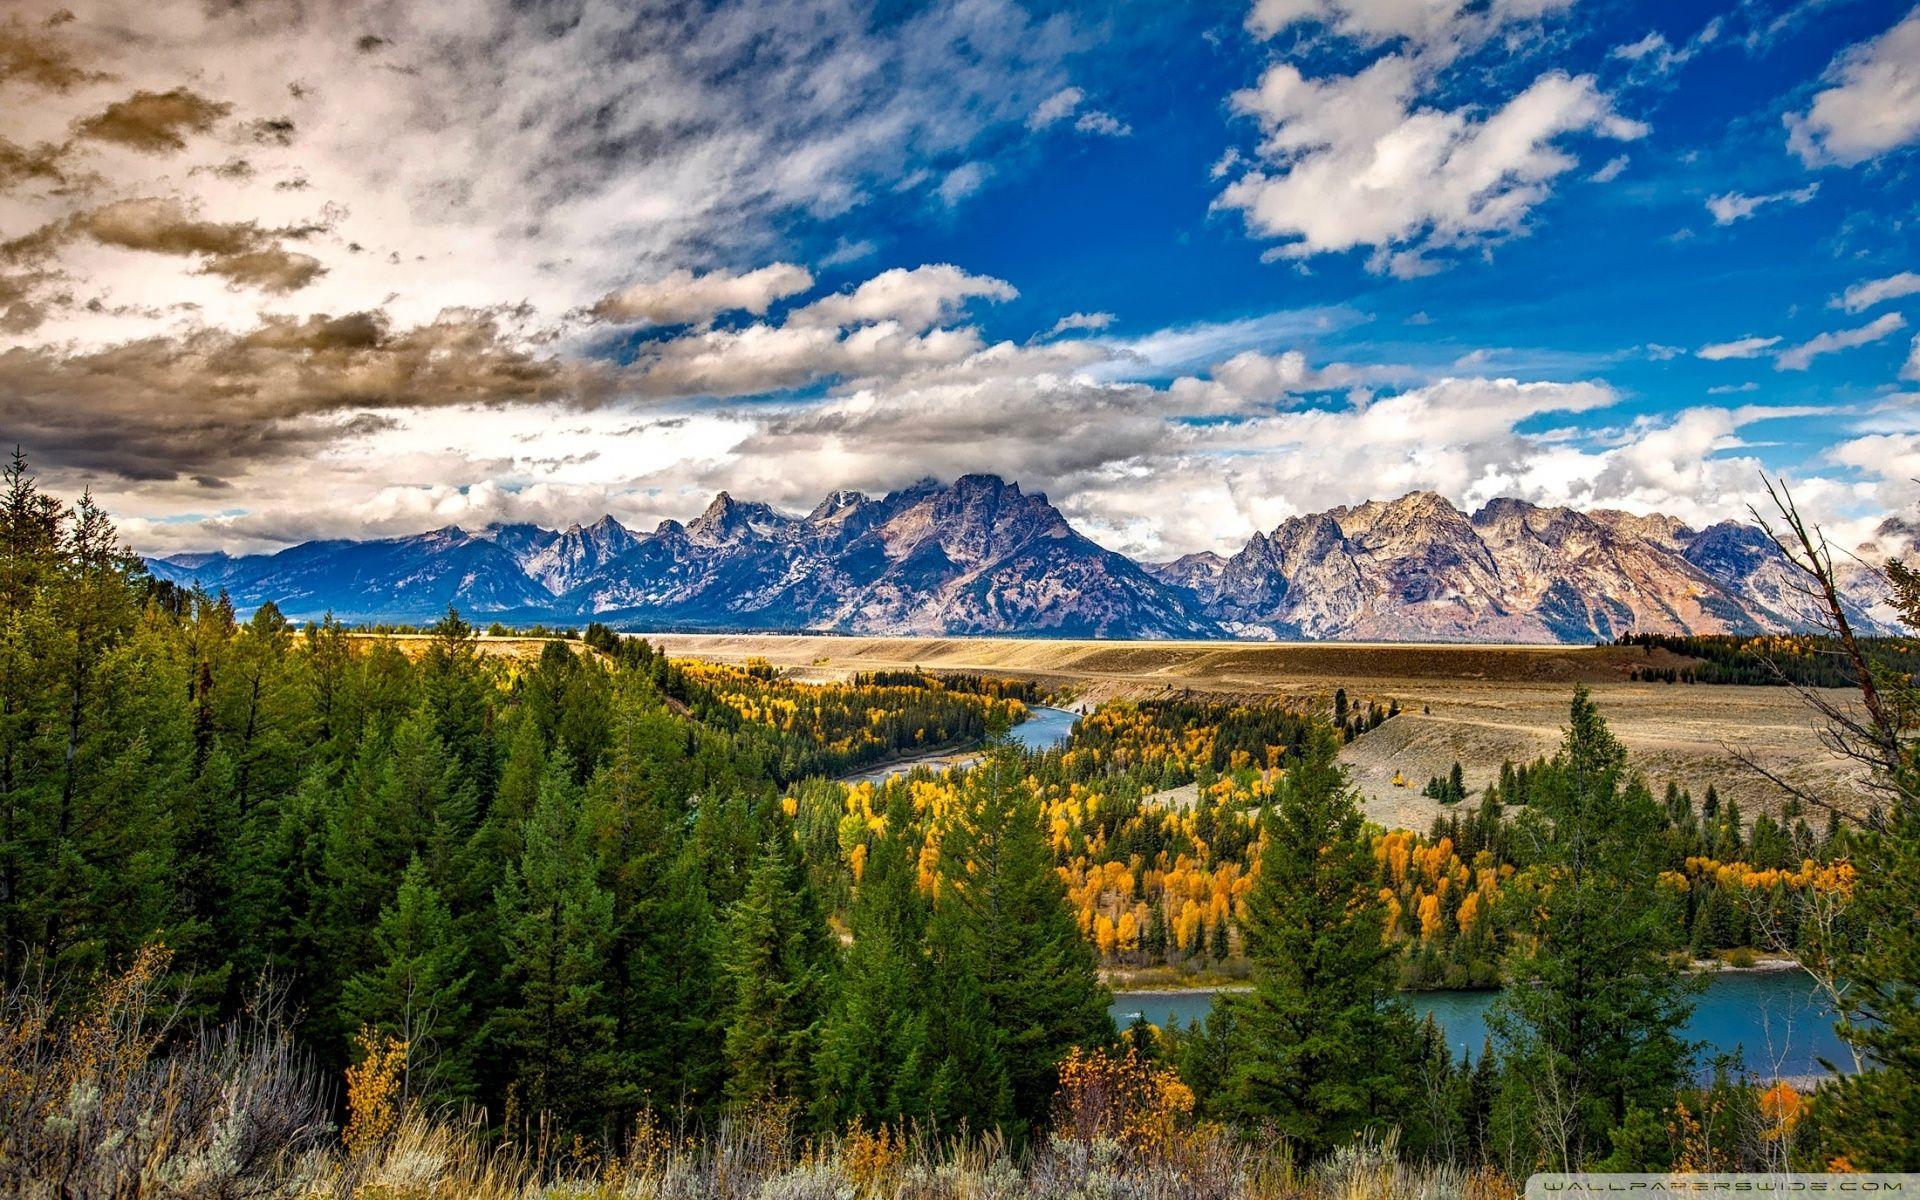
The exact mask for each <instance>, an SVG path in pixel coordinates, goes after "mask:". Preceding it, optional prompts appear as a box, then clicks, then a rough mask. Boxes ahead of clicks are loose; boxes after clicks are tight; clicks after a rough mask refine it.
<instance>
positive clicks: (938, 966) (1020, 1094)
mask: <svg viewBox="0 0 1920 1200" xmlns="http://www.w3.org/2000/svg"><path fill="white" fill-rule="evenodd" d="M1018 771H1019V762H1018V760H1017V759H1016V758H1014V757H1013V756H1012V755H1011V753H1010V752H1007V751H999V752H996V753H995V754H994V755H993V756H992V757H990V758H989V759H988V760H987V761H986V762H984V763H982V764H981V765H980V766H978V767H976V768H975V769H973V770H972V771H970V772H968V773H967V775H966V777H965V779H964V781H963V782H962V784H961V794H960V798H959V799H960V802H959V804H958V805H956V806H955V809H954V811H953V812H952V813H951V814H950V816H949V820H948V824H947V827H946V829H945V830H944V831H943V833H942V835H941V838H940V850H939V871H938V876H937V881H936V890H935V896H934V915H933V921H932V925H931V927H930V931H929V934H930V936H929V942H930V947H931V950H932V955H933V960H934V970H935V972H936V984H935V988H936V994H937V995H939V996H940V997H941V1003H942V1005H943V1006H944V1008H945V1009H946V1014H945V1015H943V1016H942V1018H941V1021H939V1022H935V1024H936V1025H941V1024H945V1023H947V1022H948V1021H951V1022H952V1024H951V1026H950V1027H949V1028H947V1029H945V1030H941V1031H939V1033H940V1035H941V1036H943V1037H945V1038H946V1039H947V1040H948V1045H947V1046H946V1047H945V1048H944V1052H942V1053H939V1054H938V1057H937V1059H932V1060H929V1062H928V1064H927V1065H928V1068H929V1069H931V1070H932V1071H934V1072H935V1074H936V1077H937V1076H939V1075H940V1074H941V1073H945V1074H946V1075H948V1076H950V1077H953V1078H954V1079H955V1083H954V1085H953V1086H952V1087H951V1088H948V1089H947V1095H948V1096H949V1097H950V1098H959V1097H965V1098H967V1100H968V1107H969V1108H970V1109H971V1110H972V1111H970V1112H964V1113H962V1114H959V1115H965V1116H970V1117H972V1118H974V1119H973V1121H972V1123H973V1124H974V1125H975V1127H976V1128H977V1127H978V1126H979V1125H980V1124H981V1123H983V1121H984V1120H986V1119H987V1118H989V1117H991V1116H992V1115H993V1113H994V1112H995V1110H996V1109H997V1108H998V1107H999V1105H998V1104H997V1103H996V1101H995V1097H996V1096H998V1095H1000V1094H1001V1089H1002V1088H1004V1095H1005V1097H1006V1108H1007V1109H1009V1110H1010V1113H1011V1120H1010V1121H1006V1122H1002V1123H1003V1124H1004V1125H1005V1126H1006V1127H1007V1128H1008V1129H1009V1132H1012V1133H1014V1134H1015V1135H1016V1136H1018V1135H1020V1134H1021V1133H1022V1132H1023V1131H1024V1130H1025V1129H1028V1128H1031V1127H1032V1126H1034V1125H1036V1124H1038V1123H1039V1122H1040V1121H1042V1120H1043V1119H1044V1118H1045V1116H1046V1114H1047V1109H1048V1106H1049V1104H1050V1103H1051V1102H1052V1098H1053V1094H1054V1091H1055V1088H1056V1087H1057V1085H1058V1082H1059V1072H1058V1066H1059V1063H1060V1060H1061V1059H1062V1058H1063V1057H1065V1055H1066V1052H1067V1051H1068V1050H1069V1049H1070V1048H1072V1047H1074V1046H1092V1045H1103V1044H1106V1043H1109V1042H1111V1041H1112V1040H1113V1037H1114V1029H1113V1018H1112V1017H1111V1016H1109V1015H1108V1012H1107V1005H1108V1003H1109V996H1108V994H1107V991H1106V989H1105V988H1104V987H1102V986H1101V984H1100V979H1099V975H1098V971H1097V967H1098V961H1097V958H1096V956H1095V954H1094V950H1093V947H1092V946H1090V945H1089V944H1088V943H1087V940H1086V939H1085V938H1083V937H1081V936H1080V927H1079V924H1078V923H1077V922H1076V921H1075V920H1074V916H1073V913H1072V911H1071V910H1070V909H1069V908H1068V906H1067V902H1066V885H1065V884H1064V883H1062V882H1061V879H1060V875H1059V873H1058V872H1057V871H1055V870H1054V866H1053V855H1052V851H1051V850H1050V848H1049V847H1048V845H1047V840H1046V835H1045V832H1044V831H1043V830H1042V829H1041V826H1040V804H1039V800H1038V799H1037V798H1036V797H1035V795H1034V794H1033V792H1032V790H1031V789H1029V788H1027V787H1026V786H1024V784H1023V783H1022V781H1021V780H1020V779H1019V778H1018ZM976 1013H977V1014H978V1015H977V1018H976V1016H975V1014H976ZM970 1029H971V1030H975V1031H977V1035H976V1036H972V1037H968V1036H967V1034H968V1033H969V1030H970ZM935 1049H936V1051H938V1050H940V1049H941V1047H939V1046H938V1045H936V1047H935ZM995 1075H998V1076H1000V1080H998V1081H996V1079H995V1078H994V1077H995ZM934 1115H935V1116H936V1117H937V1116H939V1115H940V1113H939V1112H938V1110H937V1109H936V1111H935V1113H934ZM952 1115H953V1114H949V1116H950V1117H951V1116H952Z"/></svg>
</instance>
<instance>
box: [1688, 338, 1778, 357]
mask: <svg viewBox="0 0 1920 1200" xmlns="http://www.w3.org/2000/svg"><path fill="white" fill-rule="evenodd" d="M1779 344H1780V339H1779V338H1777V337H1743V338H1736V339H1735V340H1733V341H1731V342H1711V343H1709V344H1707V345H1705V346H1702V347H1700V348H1699V349H1698V350H1695V351H1694V354H1695V355H1696V356H1698V357H1700V358H1704V359H1706V360H1707V361H1709V362H1721V361H1724V360H1726V359H1729V358H1759V357H1760V356H1761V355H1763V354H1765V353H1767V352H1768V351H1770V350H1772V349H1773V348H1774V347H1775V346H1778V345H1779Z"/></svg>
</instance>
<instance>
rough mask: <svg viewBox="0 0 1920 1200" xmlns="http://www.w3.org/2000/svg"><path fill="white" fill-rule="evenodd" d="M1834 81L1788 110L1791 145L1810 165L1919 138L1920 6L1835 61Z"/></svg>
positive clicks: (1851, 159)
mask: <svg viewBox="0 0 1920 1200" xmlns="http://www.w3.org/2000/svg"><path fill="white" fill-rule="evenodd" d="M1826 78H1827V79H1828V81H1829V82H1830V83H1831V84H1832V86H1830V87H1827V88H1824V89H1822V90H1821V91H1819V92H1818V93H1816V94H1815V95H1814V98H1813V104H1812V106H1811V107H1810V108H1808V109H1807V111H1806V112H1804V113H1788V114H1787V115H1786V118H1785V120H1786V124H1787V145H1788V147H1789V148H1790V149H1791V150H1792V151H1793V152H1794V153H1795V154H1797V155H1799V156H1800V159H1801V161H1803V162H1805V163H1806V164H1807V165H1808V166H1819V165H1822V164H1826V163H1839V164H1842V165H1851V164H1853V163H1858V162H1864V161H1865V160H1867V159H1869V158H1874V157H1876V156H1878V155H1881V154H1885V153H1886V152H1887V151H1889V150H1893V149H1896V148H1898V147H1900V146H1904V145H1907V144H1908V143H1910V142H1913V141H1915V140H1916V139H1920V8H1916V9H1914V10H1913V11H1911V12H1909V13H1908V14H1907V15H1906V16H1905V17H1904V18H1903V19H1902V20H1901V21H1900V23H1899V24H1897V25H1895V26H1894V27H1893V28H1892V29H1889V30H1888V31H1887V32H1886V33H1884V34H1881V35H1880V36H1879V37H1877V38H1874V39H1872V40H1870V41H1866V42H1862V43H1860V44H1859V45H1857V46H1853V47H1850V48H1849V49H1847V50H1846V51H1844V52H1843V53H1841V54H1840V55H1839V56H1838V57H1837V58H1835V59H1834V60H1833V63H1832V65H1831V66H1829V67H1828V68H1827V74H1826Z"/></svg>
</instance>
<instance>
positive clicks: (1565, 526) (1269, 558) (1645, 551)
mask: <svg viewBox="0 0 1920 1200" xmlns="http://www.w3.org/2000/svg"><path fill="white" fill-rule="evenodd" d="M1149 569H1150V570H1152V571H1153V572H1154V574H1155V575H1156V576H1157V577H1159V578H1160V579H1162V580H1163V581H1166V582H1169V583H1173V584H1177V585H1179V586H1182V587H1186V588H1189V589H1191V590H1193V591H1194V592H1195V593H1196V594H1197V595H1198V596H1199V597H1200V599H1201V601H1202V604H1203V606H1204V608H1205V611H1206V612H1208V613H1209V614H1210V615H1212V616H1214V617H1215V618H1216V619H1217V620H1219V621H1220V622H1221V623H1222V624H1223V625H1224V626H1226V627H1227V628H1228V629H1230V630H1232V631H1234V632H1236V633H1238V634H1240V635H1241V636H1255V637H1275V638H1337V639H1351V640H1367V639H1381V640H1395V641H1398V640H1445V641H1521V642H1552V641H1560V642H1569V641H1571V642H1579V641H1592V640H1595V639H1608V640H1610V639H1612V638H1614V637H1617V636H1619V635H1621V634H1624V633H1636V632H1647V633H1726V632H1747V631H1757V630H1779V629H1792V628H1802V627H1806V626H1807V625H1808V624H1809V623H1810V616H1811V614H1810V611H1809V609H1808V607H1807V604H1806V600H1805V597H1803V596H1801V595H1800V594H1799V593H1798V592H1797V591H1796V590H1795V588H1794V583H1795V580H1794V579H1793V575H1792V570H1791V568H1790V567H1789V566H1788V564H1787V563H1786V561H1785V560H1784V559H1783V558H1782V557H1781V555H1780V553H1779V551H1778V550H1776V549H1775V548H1774V546H1773V544H1772V543H1771V542H1770V541H1768V539H1767V537H1766V535H1765V534H1764V533H1762V532H1761V531H1760V530H1759V529H1757V528H1755V527H1753V526H1750V525H1741V524H1738V523H1735V522H1731V521H1728V522H1723V523H1721V524H1719V525H1714V526H1711V527H1709V528H1707V529H1704V530H1700V531H1695V530H1692V529H1690V528H1688V527H1687V526H1685V525H1683V524H1681V523H1680V522H1678V521H1675V520H1673V519H1672V518H1669V517H1662V516H1657V515H1656V516H1645V517H1642V516H1634V515H1631V514H1627V513H1619V512H1610V511H1596V512H1591V513H1583V512H1579V511H1576V510H1574V509H1569V508H1550V507H1541V506H1538V505H1533V504H1528V503H1526V502H1524V501H1521V500H1513V499H1500V500H1494V501H1492V502H1490V503H1489V504H1487V505H1486V506H1485V507H1484V508H1482V509H1480V510H1479V511H1478V512H1475V513H1472V514H1467V513H1463V512H1461V511H1460V510H1459V509H1457V508H1455V507H1454V506H1453V505H1452V504H1451V503H1449V502H1448V501H1447V500H1446V499H1445V498H1443V497H1441V496H1437V495H1434V494H1433V493H1431V492H1413V493H1410V494H1408V495H1406V496H1402V497H1400V498H1399V499H1398V500H1393V501H1390V502H1386V503H1381V502H1369V503H1367V504H1362V505H1358V506H1355V507H1353V508H1335V509H1332V510H1330V511H1329V512H1325V513H1317V514H1312V515H1309V516H1303V517H1293V518H1289V519H1288V520H1286V521H1284V522H1282V523H1281V524H1280V526H1279V527H1278V528H1276V529H1275V530H1274V531H1273V532H1272V533H1271V534H1270V535H1260V534H1256V535H1255V536H1254V537H1253V538H1252V539H1251V540H1250V541H1249V542H1248V543H1247V545H1246V546H1245V548H1243V549H1242V550H1241V551H1240V552H1239V553H1238V554H1235V555H1233V556H1232V557H1230V558H1225V559H1221V558H1219V557H1218V556H1212V555H1209V556H1205V558H1204V559H1202V558H1201V557H1200V556H1188V558H1186V559H1181V560H1177V561H1176V562H1172V563H1167V564H1164V565H1162V566H1159V567H1153V568H1149ZM1868 624H1869V627H1872V628H1877V627H1878V626H1877V625H1875V624H1874V623H1873V622H1872V621H1869V623H1868Z"/></svg>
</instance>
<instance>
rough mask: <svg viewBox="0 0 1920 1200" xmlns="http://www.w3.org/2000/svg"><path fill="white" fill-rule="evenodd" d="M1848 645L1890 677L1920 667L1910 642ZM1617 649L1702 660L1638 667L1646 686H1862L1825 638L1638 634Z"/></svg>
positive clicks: (1870, 640)
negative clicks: (1660, 651)
mask: <svg viewBox="0 0 1920 1200" xmlns="http://www.w3.org/2000/svg"><path fill="white" fill-rule="evenodd" d="M1848 642H1849V644H1850V645H1851V646H1852V647H1853V648H1854V649H1856V650H1858V651H1859V653H1860V655H1861V658H1862V661H1864V662H1865V663H1867V664H1868V665H1869V666H1870V667H1871V668H1872V669H1873V670H1876V671H1879V672H1882V673H1885V674H1892V675H1896V676H1898V677H1901V678H1906V677H1910V676H1911V675H1912V674H1913V670H1914V666H1915V663H1916V661H1920V660H1917V659H1916V657H1915V648H1914V645H1913V642H1912V641H1911V640H1910V639H1908V638H1882V637H1852V638H1849V639H1848ZM1614 644H1615V645H1617V646H1638V647H1640V648H1641V649H1643V650H1646V651H1648V652H1649V653H1651V652H1652V651H1654V650H1666V651H1669V652H1671V653H1673V654H1678V655H1681V656H1683V657H1686V658H1690V659H1695V660H1697V661H1696V662H1692V663H1689V664H1687V665H1686V666H1668V667H1658V666H1652V665H1648V666H1635V667H1633V668H1632V677H1633V678H1634V679H1636V680H1640V681H1643V682H1646V683H1732V684H1746V685H1749V686H1759V687H1766V686H1798V687H1826V688H1850V687H1855V686H1857V685H1858V683H1859V680H1860V672H1859V670H1858V669H1857V667H1856V665H1855V664H1854V663H1853V662H1852V661H1851V660H1850V659H1849V657H1848V652H1847V647H1846V646H1843V645H1842V644H1841V642H1840V641H1839V639H1837V638H1835V637H1833V636H1831V635H1826V634H1818V633H1792V634H1781V633H1769V634H1754V635H1742V634H1731V633H1715V634H1692V635H1686V636H1681V635H1678V634H1662V633H1635V634H1628V635H1625V636H1623V637H1621V638H1620V639H1619V640H1618V641H1616V642H1615V643H1614Z"/></svg>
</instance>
